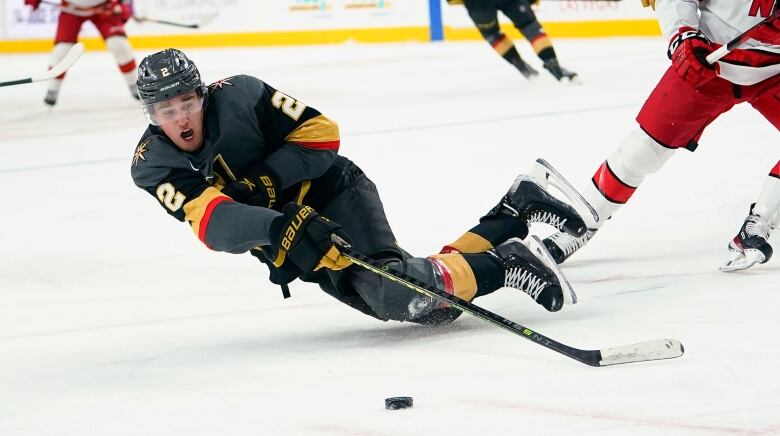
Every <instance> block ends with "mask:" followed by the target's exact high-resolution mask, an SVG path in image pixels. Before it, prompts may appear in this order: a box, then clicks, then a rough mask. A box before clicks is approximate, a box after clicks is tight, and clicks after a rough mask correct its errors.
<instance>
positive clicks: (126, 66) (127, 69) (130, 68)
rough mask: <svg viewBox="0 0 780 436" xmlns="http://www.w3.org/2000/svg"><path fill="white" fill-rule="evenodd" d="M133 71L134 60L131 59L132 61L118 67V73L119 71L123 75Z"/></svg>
mask: <svg viewBox="0 0 780 436" xmlns="http://www.w3.org/2000/svg"><path fill="white" fill-rule="evenodd" d="M134 69H135V59H133V60H132V61H130V62H128V63H126V64H124V65H120V66H119V71H121V72H123V73H129V72H131V71H133V70H134Z"/></svg>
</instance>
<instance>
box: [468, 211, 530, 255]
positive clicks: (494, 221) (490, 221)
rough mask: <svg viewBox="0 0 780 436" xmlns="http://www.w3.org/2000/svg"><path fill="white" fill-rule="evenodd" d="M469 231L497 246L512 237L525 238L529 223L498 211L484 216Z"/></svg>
mask: <svg viewBox="0 0 780 436" xmlns="http://www.w3.org/2000/svg"><path fill="white" fill-rule="evenodd" d="M469 232H471V233H474V234H477V235H479V236H481V237H483V238H485V239H486V240H487V241H489V242H490V244H491V245H492V246H493V247H495V246H497V245H499V244H502V243H504V242H506V241H507V240H509V239H511V238H520V239H525V237H526V236H528V225H526V224H525V222H524V221H523V220H521V219H518V218H516V217H513V216H510V215H506V214H503V213H498V214H496V215H492V216H485V217H483V218H482V219H480V220H479V224H477V225H476V226H474V227H472V228H471V230H469Z"/></svg>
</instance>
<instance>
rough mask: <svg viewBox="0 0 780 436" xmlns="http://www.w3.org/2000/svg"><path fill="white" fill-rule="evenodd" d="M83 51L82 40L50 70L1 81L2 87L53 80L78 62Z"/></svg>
mask: <svg viewBox="0 0 780 436" xmlns="http://www.w3.org/2000/svg"><path fill="white" fill-rule="evenodd" d="M82 53H84V44H82V43H80V42H79V43H76V44H75V45H74V46H73V47H71V48H70V50H69V51H68V53H67V54H66V55H65V58H63V59H62V60H61V61H60V62H59V63H58V64H57V65H55V66H53V67H52V68H51V69H50V70H49V71H46V72H45V73H40V74H37V75H35V76H32V77H28V78H26V79H20V80H11V81H8V82H0V87H3V86H12V85H22V84H25V83H33V82H41V81H44V80H51V79H53V78H55V77H57V76H59V75H60V74H62V73H64V72H65V71H68V68H70V67H72V66H73V64H75V63H76V61H77V60H78V59H79V57H81V54H82Z"/></svg>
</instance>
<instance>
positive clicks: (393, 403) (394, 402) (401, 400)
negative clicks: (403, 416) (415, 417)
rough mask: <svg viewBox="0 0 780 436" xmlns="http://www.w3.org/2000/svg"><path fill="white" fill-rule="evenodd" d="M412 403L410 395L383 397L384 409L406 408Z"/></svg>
mask: <svg viewBox="0 0 780 436" xmlns="http://www.w3.org/2000/svg"><path fill="white" fill-rule="evenodd" d="M413 405H414V401H413V400H412V397H390V398H385V409H387V410H398V409H408V408H409V407H412V406H413Z"/></svg>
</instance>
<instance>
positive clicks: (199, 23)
mask: <svg viewBox="0 0 780 436" xmlns="http://www.w3.org/2000/svg"><path fill="white" fill-rule="evenodd" d="M41 3H44V4H47V5H51V6H62V4H61V3H60V2H57V1H53V0H41ZM97 9H99V8H95V10H97ZM217 15H218V12H212V13H210V14H208V15H206V16H204V17H202V18H201V19H200V20H198V21H196V22H194V23H183V22H180V21H171V20H163V19H160V18H150V17H145V16H143V15H136V14H135V12H134V13H133V19H134V20H135V21H138V22H139V23H157V24H165V25H168V26H175V27H184V28H187V29H199V28H201V27H203V26H205V25H207V24H209V23H211V22H212V21H214V19H215V18H217Z"/></svg>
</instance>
